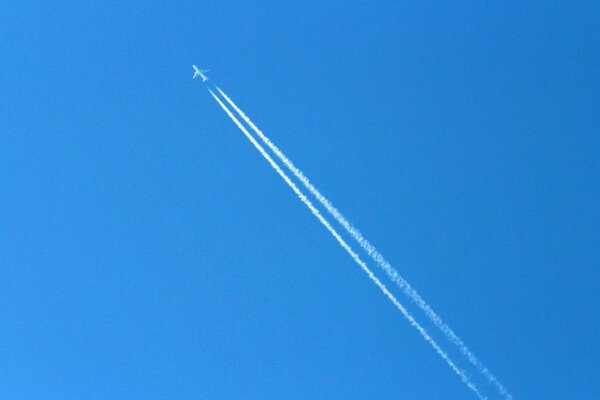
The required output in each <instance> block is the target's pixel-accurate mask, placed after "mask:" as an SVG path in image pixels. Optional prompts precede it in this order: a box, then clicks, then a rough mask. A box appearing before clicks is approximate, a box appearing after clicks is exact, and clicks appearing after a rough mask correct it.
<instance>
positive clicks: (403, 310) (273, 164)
mask: <svg viewBox="0 0 600 400" xmlns="http://www.w3.org/2000/svg"><path fill="white" fill-rule="evenodd" d="M208 91H209V92H210V94H211V95H212V96H213V97H214V99H215V100H216V101H217V103H219V105H220V106H221V108H222V109H223V111H225V113H227V115H228V116H229V118H231V120H232V121H233V122H234V123H235V124H236V125H237V127H238V128H240V130H241V131H242V133H243V134H244V135H245V136H246V137H247V138H248V140H250V142H251V143H252V144H253V145H254V147H256V149H257V150H258V151H259V152H260V154H261V155H262V156H263V157H264V158H265V160H267V162H268V163H269V164H270V165H271V167H273V169H274V170H275V171H276V172H277V173H278V174H279V176H281V178H282V179H283V180H284V181H285V183H287V185H288V186H289V187H290V188H291V189H292V191H293V192H294V193H296V195H297V196H298V198H299V199H300V200H301V201H302V202H303V203H304V204H305V205H306V207H308V209H309V210H310V212H311V213H312V214H313V215H314V216H315V217H316V218H317V219H318V220H319V222H321V224H323V226H324V227H325V228H326V229H327V230H328V231H329V233H331V235H332V236H333V237H334V238H335V240H337V242H338V243H339V244H340V246H342V248H343V249H344V250H346V252H347V253H348V254H349V255H350V257H352V259H353V260H354V261H355V262H356V263H357V264H358V265H359V266H360V267H361V268H362V270H363V271H364V272H365V273H366V274H367V275H368V276H369V278H370V279H371V280H372V281H373V283H375V285H377V287H379V289H381V291H382V292H383V293H384V294H385V295H386V296H387V298H388V299H389V300H390V301H391V302H392V303H393V304H394V305H395V306H396V308H397V309H398V310H400V312H401V313H402V315H404V317H405V318H406V319H407V320H408V322H409V323H410V324H411V325H412V326H413V327H414V328H415V329H416V330H417V331H419V333H420V334H421V336H422V337H423V338H424V339H425V340H426V341H427V342H428V343H429V344H430V345H431V346H432V347H433V348H434V349H435V351H436V352H437V353H438V354H439V355H440V357H442V359H444V361H446V363H447V364H448V366H449V367H450V368H451V369H452V371H454V372H455V373H456V374H457V375H458V376H459V377H460V379H461V380H462V381H463V382H464V383H465V384H466V385H467V386H468V387H469V389H471V390H472V391H473V392H474V393H475V394H476V395H477V397H478V398H479V399H481V400H484V399H486V398H485V397H484V396H483V395H482V394H481V393H480V392H479V390H478V389H477V387H475V385H474V384H473V383H472V382H471V381H470V379H469V378H468V377H467V375H466V374H465V373H464V371H461V370H460V369H458V367H457V366H456V364H454V362H453V361H452V360H451V359H450V357H448V355H447V354H446V352H444V350H442V348H441V347H440V346H439V345H438V344H437V343H436V342H435V341H434V340H433V338H432V337H431V336H429V334H428V333H427V331H426V330H425V329H424V328H423V327H422V326H421V325H420V324H419V323H418V322H417V321H416V320H415V319H414V318H413V316H412V315H410V313H409V312H408V311H407V310H406V308H404V306H403V305H402V304H401V303H400V302H399V301H398V300H397V299H396V297H394V295H393V294H392V293H391V292H390V291H389V290H388V289H387V288H386V287H385V285H384V284H383V283H381V281H380V280H379V279H378V278H377V277H376V276H375V275H374V274H373V272H372V271H371V270H370V269H369V267H367V265H366V264H365V263H364V262H363V261H362V260H361V259H360V257H359V256H358V254H356V253H355V252H354V250H352V248H351V247H350V246H349V245H348V244H347V243H346V242H345V241H344V239H342V237H341V236H340V235H339V233H337V231H336V230H335V229H334V228H333V227H332V226H331V224H330V223H329V222H328V221H327V220H326V219H325V218H324V217H323V216H322V215H321V213H320V212H319V210H317V209H316V208H315V206H313V204H312V203H311V202H310V200H309V199H308V198H307V197H306V195H304V193H302V192H301V191H300V189H298V187H297V186H296V184H294V182H292V181H291V180H290V178H289V177H288V176H287V175H286V173H285V172H283V170H282V169H281V168H280V167H279V165H277V163H276V162H275V161H273V159H272V158H271V156H269V155H268V154H267V153H266V151H265V150H264V149H263V147H262V146H261V145H260V144H259V143H258V142H257V141H256V139H254V137H253V136H252V135H251V134H250V133H249V132H248V130H246V128H245V127H244V126H243V125H242V124H241V122H240V121H239V120H238V119H237V118H236V117H235V116H234V115H233V113H232V112H231V111H230V110H229V108H227V106H226V105H225V104H223V102H222V101H221V100H220V99H219V98H218V97H217V96H216V95H215V94H214V92H213V91H212V90H210V89H208Z"/></svg>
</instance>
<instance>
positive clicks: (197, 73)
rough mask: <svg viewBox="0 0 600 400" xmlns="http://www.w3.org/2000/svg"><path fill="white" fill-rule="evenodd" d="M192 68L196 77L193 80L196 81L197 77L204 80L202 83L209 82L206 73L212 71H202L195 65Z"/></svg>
mask: <svg viewBox="0 0 600 400" xmlns="http://www.w3.org/2000/svg"><path fill="white" fill-rule="evenodd" d="M192 67H193V68H194V76H192V79H196V77H197V76H199V77H200V78H202V82H206V81H207V80H208V76H206V73H207V72H209V71H210V69H200V68H198V67H196V66H195V65H192Z"/></svg>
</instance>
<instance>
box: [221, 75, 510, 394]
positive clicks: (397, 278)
mask: <svg viewBox="0 0 600 400" xmlns="http://www.w3.org/2000/svg"><path fill="white" fill-rule="evenodd" d="M215 86H216V85H215ZM216 88H217V90H218V91H219V93H220V94H221V96H223V98H224V99H225V100H226V101H227V102H228V103H229V105H230V106H231V107H232V108H233V109H234V110H235V111H236V112H237V113H238V114H239V116H240V117H241V118H242V119H243V120H244V121H245V122H246V123H247V124H248V126H250V127H251V128H252V130H254V132H256V134H257V135H258V136H259V137H260V138H261V140H262V141H263V142H264V143H265V144H266V145H267V146H268V147H269V148H270V149H271V150H272V151H273V153H275V155H276V156H277V157H278V158H279V159H280V160H281V162H283V164H284V165H285V166H286V167H287V168H288V169H289V170H290V171H291V172H292V173H293V174H294V175H295V176H296V177H297V178H298V179H299V180H300V182H302V184H303V185H304V187H305V188H306V189H307V190H308V191H309V192H310V193H312V194H313V196H315V197H316V198H317V200H319V202H320V203H321V204H322V205H323V206H324V207H325V209H327V211H328V212H329V213H330V214H331V215H332V216H333V217H334V218H335V219H336V221H338V223H339V224H340V225H342V226H343V227H344V229H346V231H347V232H348V233H349V234H350V236H352V238H354V240H356V242H358V244H359V245H360V246H361V247H362V248H363V249H364V250H365V251H366V252H367V254H369V256H371V258H372V259H373V260H375V262H376V263H377V264H378V265H379V266H380V267H381V268H382V269H383V270H384V271H385V272H386V273H387V275H388V277H389V278H390V279H391V280H392V281H393V282H395V283H396V284H397V285H398V286H399V287H400V289H402V291H403V292H404V294H405V295H406V296H408V297H409V298H410V299H411V300H412V301H413V302H414V303H415V304H417V306H418V307H419V308H420V309H421V310H422V311H423V312H424V313H425V314H426V315H427V317H428V318H429V319H430V320H431V321H432V322H433V324H434V325H435V326H436V327H437V328H438V329H439V330H441V331H442V333H443V334H444V335H445V336H446V338H447V339H448V340H449V341H450V342H452V343H453V344H454V345H455V346H456V347H457V348H458V349H459V350H460V352H461V353H462V354H463V355H464V356H465V357H466V358H467V359H468V360H469V362H470V363H471V364H473V365H474V366H475V368H477V370H478V371H479V372H480V373H481V374H482V375H483V376H485V377H486V378H487V380H488V381H489V382H490V383H491V384H493V385H494V386H496V388H497V389H498V391H499V392H500V393H501V394H502V395H503V396H504V397H505V398H506V399H507V400H511V399H512V395H511V394H510V393H509V391H508V389H506V388H505V387H504V386H503V385H502V383H500V381H499V380H498V379H497V378H496V377H495V376H494V375H493V374H492V373H491V372H490V370H489V369H488V368H487V367H486V366H485V365H483V363H482V362H481V361H479V359H478V358H477V357H476V356H475V354H473V352H471V351H470V350H469V349H468V348H467V346H466V345H465V343H464V342H463V341H462V340H461V339H460V338H459V337H458V335H456V334H455V333H454V331H453V330H452V329H450V327H449V326H448V325H446V323H445V322H444V321H442V319H441V318H440V317H439V316H438V315H437V314H436V313H435V311H433V309H432V308H431V307H430V306H429V305H428V304H427V302H425V300H423V298H422V297H421V296H420V295H419V293H417V291H416V290H415V289H413V288H412V287H411V286H410V284H409V283H408V282H407V281H406V280H405V279H404V278H403V277H402V276H401V275H400V274H399V273H398V271H396V270H395V269H394V268H393V267H392V266H391V265H390V263H389V262H387V260H386V259H385V258H384V257H383V256H382V255H381V254H380V253H379V252H378V251H377V249H376V248H375V246H373V245H372V244H371V243H370V242H369V241H368V240H367V239H365V238H364V237H363V235H362V234H361V233H360V231H359V230H358V229H357V228H356V227H354V226H353V225H352V224H351V223H350V221H348V219H346V218H345V217H344V215H343V214H342V213H341V212H340V211H338V209H337V208H335V207H334V206H333V204H332V203H331V202H330V201H329V200H328V199H327V198H326V197H325V196H323V195H322V194H321V192H319V190H317V188H316V187H315V186H314V185H313V184H312V183H311V182H310V181H309V179H308V178H307V177H306V176H305V175H304V174H303V173H302V171H301V170H300V169H299V168H297V167H296V166H295V165H294V163H292V161H291V160H290V159H289V158H287V157H286V156H285V154H283V152H282V151H281V150H279V148H278V147H277V146H276V145H275V144H273V142H271V140H269V138H268V137H267V136H266V135H265V134H264V133H263V132H262V131H261V130H260V129H258V128H257V127H256V125H254V123H253V122H252V121H251V120H250V118H248V117H247V116H246V114H244V112H243V111H242V110H241V109H240V108H239V107H238V106H237V105H236V104H235V103H234V102H233V100H231V99H230V98H229V96H227V94H225V92H223V91H222V90H221V89H220V88H219V87H218V86H216Z"/></svg>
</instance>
